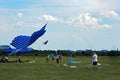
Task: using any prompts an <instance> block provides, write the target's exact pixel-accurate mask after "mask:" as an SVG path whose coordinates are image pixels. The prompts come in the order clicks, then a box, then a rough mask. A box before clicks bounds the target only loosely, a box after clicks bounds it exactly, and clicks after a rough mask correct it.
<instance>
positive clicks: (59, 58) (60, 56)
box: [46, 53, 63, 64]
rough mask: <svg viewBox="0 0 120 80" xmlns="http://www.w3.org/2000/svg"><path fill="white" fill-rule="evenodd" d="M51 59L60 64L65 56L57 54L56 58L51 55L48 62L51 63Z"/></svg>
mask: <svg viewBox="0 0 120 80" xmlns="http://www.w3.org/2000/svg"><path fill="white" fill-rule="evenodd" d="M50 58H51V60H52V61H54V59H56V63H57V64H59V63H60V62H61V61H62V58H63V56H62V54H57V55H56V56H55V55H54V54H53V53H52V54H50V55H48V56H47V58H46V61H47V62H49V60H50Z"/></svg>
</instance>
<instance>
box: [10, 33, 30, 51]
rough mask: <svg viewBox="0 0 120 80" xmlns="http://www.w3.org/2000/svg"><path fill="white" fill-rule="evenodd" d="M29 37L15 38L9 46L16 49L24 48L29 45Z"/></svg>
mask: <svg viewBox="0 0 120 80" xmlns="http://www.w3.org/2000/svg"><path fill="white" fill-rule="evenodd" d="M29 40H30V36H22V35H20V36H17V37H15V38H14V40H13V41H12V43H11V45H12V46H14V47H15V48H16V49H20V48H26V47H27V46H28V44H29Z"/></svg>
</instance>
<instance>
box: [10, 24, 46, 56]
mask: <svg viewBox="0 0 120 80" xmlns="http://www.w3.org/2000/svg"><path fill="white" fill-rule="evenodd" d="M46 25H47V24H45V25H44V26H43V27H42V28H41V29H40V30H38V31H36V32H34V33H33V34H32V35H31V36H24V35H20V36H17V37H15V38H14V39H13V40H12V43H11V45H12V46H13V47H15V48H16V49H14V50H13V51H12V52H11V54H10V55H12V54H15V53H17V52H23V51H29V50H28V48H27V47H28V46H30V45H31V44H33V43H34V42H35V41H36V40H37V39H38V38H39V37H41V36H42V35H43V34H44V33H45V32H46V30H45V27H46Z"/></svg>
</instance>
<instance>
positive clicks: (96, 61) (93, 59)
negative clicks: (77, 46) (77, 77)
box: [92, 52, 98, 70]
mask: <svg viewBox="0 0 120 80" xmlns="http://www.w3.org/2000/svg"><path fill="white" fill-rule="evenodd" d="M97 63H98V56H97V54H96V53H95V52H94V54H93V56H92V65H93V69H95V70H96V69H97Z"/></svg>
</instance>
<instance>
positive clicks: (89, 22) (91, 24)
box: [67, 13, 112, 30]
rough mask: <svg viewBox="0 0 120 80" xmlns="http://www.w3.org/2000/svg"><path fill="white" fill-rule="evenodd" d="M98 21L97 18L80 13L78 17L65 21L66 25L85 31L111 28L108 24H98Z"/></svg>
mask: <svg viewBox="0 0 120 80" xmlns="http://www.w3.org/2000/svg"><path fill="white" fill-rule="evenodd" d="M100 21H101V20H99V19H98V18H96V17H93V16H91V14H90V13H82V14H80V15H79V16H78V17H74V18H72V19H70V20H68V21H67V24H69V25H72V26H77V27H80V28H85V29H93V30H96V29H103V28H112V26H110V25H108V24H103V25H101V24H100Z"/></svg>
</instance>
